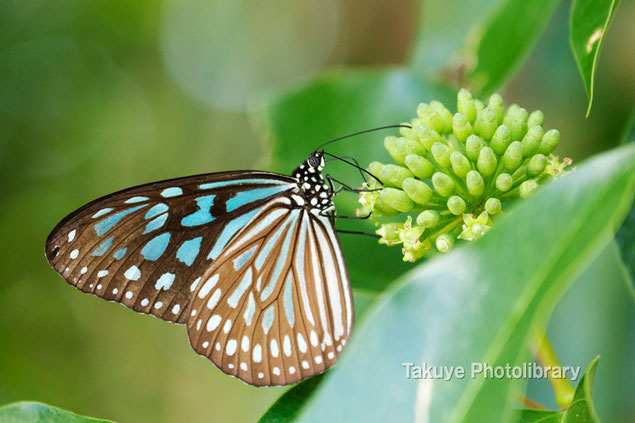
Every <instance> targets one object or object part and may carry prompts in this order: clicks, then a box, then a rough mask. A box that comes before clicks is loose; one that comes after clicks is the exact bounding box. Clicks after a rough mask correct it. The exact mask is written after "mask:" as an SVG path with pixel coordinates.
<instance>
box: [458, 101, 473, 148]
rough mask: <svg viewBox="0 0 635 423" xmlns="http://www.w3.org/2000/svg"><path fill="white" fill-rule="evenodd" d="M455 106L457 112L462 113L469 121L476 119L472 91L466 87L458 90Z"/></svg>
mask: <svg viewBox="0 0 635 423" xmlns="http://www.w3.org/2000/svg"><path fill="white" fill-rule="evenodd" d="M457 106H458V110H459V113H461V114H463V115H464V116H465V117H466V118H467V120H468V121H470V123H474V121H475V120H476V105H475V104H474V100H473V99H472V93H470V92H469V91H468V90H466V89H462V90H461V91H459V94H458V96H457ZM457 138H458V137H457ZM465 138H467V137H465Z"/></svg>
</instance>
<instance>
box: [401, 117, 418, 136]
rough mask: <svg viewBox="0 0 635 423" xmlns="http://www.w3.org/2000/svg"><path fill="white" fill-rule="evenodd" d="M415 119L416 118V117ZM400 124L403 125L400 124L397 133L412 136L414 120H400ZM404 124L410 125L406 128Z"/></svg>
mask: <svg viewBox="0 0 635 423" xmlns="http://www.w3.org/2000/svg"><path fill="white" fill-rule="evenodd" d="M414 120H415V119H413V121H414ZM417 120H418V119H417ZM401 125H403V126H401V127H400V128H399V134H400V135H401V136H402V137H406V138H412V136H413V131H412V128H414V127H415V125H414V122H409V123H408V122H401ZM405 125H409V126H410V128H407V127H406V126H405Z"/></svg>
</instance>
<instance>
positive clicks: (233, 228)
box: [207, 207, 262, 260]
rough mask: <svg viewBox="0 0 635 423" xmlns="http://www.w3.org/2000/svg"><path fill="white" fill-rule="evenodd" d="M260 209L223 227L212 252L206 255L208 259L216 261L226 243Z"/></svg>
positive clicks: (241, 216)
mask: <svg viewBox="0 0 635 423" xmlns="http://www.w3.org/2000/svg"><path fill="white" fill-rule="evenodd" d="M261 208H262V207H259V208H257V209H255V210H252V211H250V212H249V213H245V214H243V215H240V216H238V217H237V218H235V219H234V220H231V221H230V222H228V223H227V225H225V228H224V229H223V232H221V234H220V235H219V236H218V239H217V240H216V243H215V244H214V247H213V248H212V251H210V252H209V254H208V255H207V258H208V259H211V260H216V259H217V258H218V256H219V255H220V253H222V252H223V250H224V249H225V246H226V245H227V243H228V242H229V241H230V240H231V239H232V237H233V236H234V235H235V234H236V232H238V231H239V230H240V229H241V228H242V227H243V226H245V225H246V224H247V223H248V222H249V221H250V220H251V219H252V218H253V217H254V216H255V215H256V213H258V212H259V211H260V209H261Z"/></svg>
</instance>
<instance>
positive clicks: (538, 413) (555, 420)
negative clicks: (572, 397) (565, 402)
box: [518, 409, 562, 423]
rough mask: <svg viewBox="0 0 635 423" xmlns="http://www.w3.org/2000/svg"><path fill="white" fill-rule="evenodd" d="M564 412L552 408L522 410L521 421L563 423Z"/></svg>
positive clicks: (520, 422)
mask: <svg viewBox="0 0 635 423" xmlns="http://www.w3.org/2000/svg"><path fill="white" fill-rule="evenodd" d="M561 419H562V412H560V411H552V410H530V409H526V410H521V412H520V418H519V420H518V421H519V423H561V421H562V420H561Z"/></svg>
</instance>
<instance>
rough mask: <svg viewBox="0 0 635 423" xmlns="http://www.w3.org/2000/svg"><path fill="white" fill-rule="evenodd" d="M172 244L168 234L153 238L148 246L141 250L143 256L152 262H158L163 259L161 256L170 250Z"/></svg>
mask: <svg viewBox="0 0 635 423" xmlns="http://www.w3.org/2000/svg"><path fill="white" fill-rule="evenodd" d="M169 243H170V233H169V232H166V233H163V234H161V235H158V236H155V237H154V238H152V239H151V240H150V241H148V243H147V244H146V245H144V246H143V248H142V249H141V255H142V256H143V257H144V258H145V259H146V260H150V261H154V260H158V258H159V257H161V254H163V252H164V251H165V249H166V248H168V244H169Z"/></svg>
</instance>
